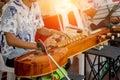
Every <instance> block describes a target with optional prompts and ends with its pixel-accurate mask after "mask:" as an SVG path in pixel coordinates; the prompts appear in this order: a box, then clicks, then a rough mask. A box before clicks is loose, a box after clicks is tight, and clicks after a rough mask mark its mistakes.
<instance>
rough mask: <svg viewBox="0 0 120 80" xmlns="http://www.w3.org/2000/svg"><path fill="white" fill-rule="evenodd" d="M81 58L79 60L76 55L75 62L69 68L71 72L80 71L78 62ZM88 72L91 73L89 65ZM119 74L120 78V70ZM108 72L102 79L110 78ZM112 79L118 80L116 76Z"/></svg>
mask: <svg viewBox="0 0 120 80" xmlns="http://www.w3.org/2000/svg"><path fill="white" fill-rule="evenodd" d="M78 61H79V60H78V58H77V57H74V59H73V63H72V65H71V67H70V68H69V70H68V71H69V72H74V73H77V74H78V73H79V67H78V66H79V62H78ZM87 73H89V66H88V65H87ZM118 76H119V79H120V70H119V71H118ZM87 77H88V74H87ZM108 77H109V76H108V73H107V74H106V75H105V77H104V78H103V79H102V80H109V79H108ZM86 80H88V79H86ZM89 80H92V79H89ZM111 80H116V79H115V78H114V77H112V79H111Z"/></svg>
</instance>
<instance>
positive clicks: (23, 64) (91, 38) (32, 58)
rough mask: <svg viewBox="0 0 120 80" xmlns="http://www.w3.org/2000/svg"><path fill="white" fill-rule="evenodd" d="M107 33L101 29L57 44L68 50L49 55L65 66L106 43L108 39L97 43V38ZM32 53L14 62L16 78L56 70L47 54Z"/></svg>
mask: <svg viewBox="0 0 120 80" xmlns="http://www.w3.org/2000/svg"><path fill="white" fill-rule="evenodd" d="M109 32H110V30H109V29H108V28H102V29H100V30H98V31H97V32H96V33H93V34H90V35H88V36H84V37H81V36H75V37H73V38H70V39H68V40H64V41H61V42H58V43H57V47H58V48H59V47H66V48H68V51H67V53H60V54H55V53H50V54H51V56H52V57H53V58H54V59H55V61H56V62H57V63H58V64H59V65H60V66H61V67H62V66H64V65H65V64H66V62H67V59H68V58H70V57H73V56H75V55H77V54H80V53H81V52H84V51H86V50H88V49H90V48H93V47H95V46H97V45H99V44H102V43H104V42H106V41H108V39H106V38H104V39H101V40H100V41H99V40H98V38H99V37H100V36H101V35H104V34H107V33H109ZM34 53H35V51H31V52H29V53H26V54H24V55H22V56H20V57H18V58H17V59H16V60H15V74H16V75H17V76H18V77H27V78H29V77H37V76H42V75H46V74H48V73H51V72H52V70H53V71H54V70H56V69H57V67H56V65H55V64H54V63H53V62H52V61H51V60H50V59H49V58H48V56H47V54H45V53H43V54H38V55H35V54H34ZM49 61H50V62H49ZM51 66H52V70H51Z"/></svg>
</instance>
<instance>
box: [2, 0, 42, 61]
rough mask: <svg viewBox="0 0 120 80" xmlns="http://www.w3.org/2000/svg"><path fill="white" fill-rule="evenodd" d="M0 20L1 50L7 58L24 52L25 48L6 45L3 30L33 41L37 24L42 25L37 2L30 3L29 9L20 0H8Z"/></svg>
mask: <svg viewBox="0 0 120 80" xmlns="http://www.w3.org/2000/svg"><path fill="white" fill-rule="evenodd" d="M1 20H2V21H1V28H0V45H1V51H2V54H3V56H5V57H6V58H7V57H8V58H9V59H12V58H15V57H18V56H20V55H22V54H24V53H25V52H26V50H25V49H22V48H17V47H13V46H8V45H7V42H6V39H5V34H4V32H10V33H12V34H15V35H16V37H17V38H19V39H21V40H24V41H27V42H34V41H35V34H36V28H37V26H40V28H42V27H43V26H44V23H43V20H42V17H41V13H40V8H39V5H38V3H37V2H35V3H32V7H31V9H29V8H28V7H27V6H25V5H24V4H23V2H22V0H13V1H10V2H9V3H7V4H6V5H5V6H4V7H3V15H2V17H1ZM17 52H18V53H17Z"/></svg>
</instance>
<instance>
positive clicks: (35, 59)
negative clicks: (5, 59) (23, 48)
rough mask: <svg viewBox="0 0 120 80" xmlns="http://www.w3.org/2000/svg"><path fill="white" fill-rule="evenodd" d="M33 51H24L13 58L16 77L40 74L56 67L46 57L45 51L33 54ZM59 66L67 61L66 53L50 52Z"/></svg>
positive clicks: (49, 71)
mask: <svg viewBox="0 0 120 80" xmlns="http://www.w3.org/2000/svg"><path fill="white" fill-rule="evenodd" d="M34 53H35V51H32V52H29V53H26V54H24V55H22V56H20V57H18V58H17V59H16V60H15V74H16V75H17V76H18V77H26V78H30V77H36V76H42V75H45V74H48V73H51V72H52V71H55V70H56V69H57V66H56V65H55V64H54V63H53V62H52V61H51V60H50V59H49V58H48V56H47V54H46V53H43V54H38V55H35V54H34ZM50 55H51V56H52V57H53V58H54V59H55V61H56V62H57V63H59V65H60V66H64V65H65V64H66V62H67V59H68V58H67V56H66V53H61V54H54V53H51V54H50Z"/></svg>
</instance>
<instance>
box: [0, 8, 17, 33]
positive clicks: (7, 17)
mask: <svg viewBox="0 0 120 80" xmlns="http://www.w3.org/2000/svg"><path fill="white" fill-rule="evenodd" d="M16 13H17V10H16V8H15V7H14V6H8V7H7V8H6V9H5V10H4V13H3V14H2V17H1V31H3V32H10V33H13V34H16V29H17V20H16Z"/></svg>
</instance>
